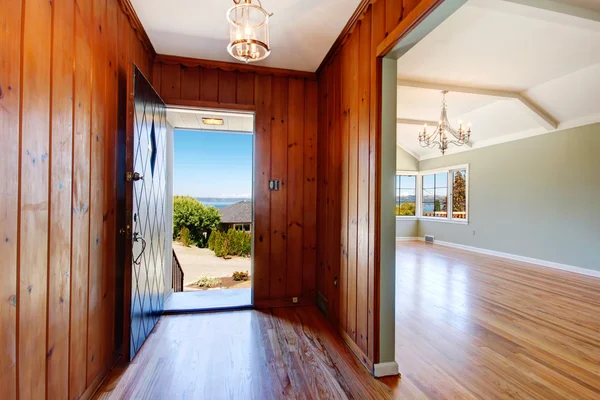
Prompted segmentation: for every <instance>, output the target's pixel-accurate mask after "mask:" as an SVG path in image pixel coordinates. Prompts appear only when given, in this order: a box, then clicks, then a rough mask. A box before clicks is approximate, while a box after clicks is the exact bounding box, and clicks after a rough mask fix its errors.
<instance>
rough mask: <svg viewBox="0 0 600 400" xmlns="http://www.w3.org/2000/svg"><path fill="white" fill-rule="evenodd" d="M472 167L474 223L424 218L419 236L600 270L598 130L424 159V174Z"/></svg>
mask: <svg viewBox="0 0 600 400" xmlns="http://www.w3.org/2000/svg"><path fill="white" fill-rule="evenodd" d="M474 134H475V135H476V132H475V133H474ZM467 163H468V164H469V168H470V178H469V179H470V180H469V224H468V225H459V224H451V223H441V222H430V221H423V220H420V221H419V223H418V236H419V237H423V236H424V235H434V236H435V238H436V240H441V241H446V242H452V243H457V244H462V245H467V246H473V247H478V248H482V249H488V250H494V251H499V252H505V253H511V254H515V255H519V256H525V257H532V258H536V259H540V260H545V261H551V262H555V263H561V264H567V265H572V266H576V267H582V268H588V269H592V270H597V271H600V124H594V125H587V126H583V127H579V128H574V129H567V130H564V131H559V132H553V133H549V134H545V135H541V136H536V137H532V138H528V139H523V140H518V141H514V142H510V143H504V144H499V145H495V146H490V147H485V148H481V149H476V150H471V151H466V152H463V153H458V154H452V155H446V156H443V157H439V158H435V159H430V160H423V161H421V162H419V170H421V171H426V170H430V169H435V168H440V167H446V166H452V165H458V164H467Z"/></svg>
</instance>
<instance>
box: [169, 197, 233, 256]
mask: <svg viewBox="0 0 600 400" xmlns="http://www.w3.org/2000/svg"><path fill="white" fill-rule="evenodd" d="M220 222H221V214H220V213H219V210H217V209H216V208H215V207H212V206H209V207H206V206H205V205H204V204H202V203H201V202H199V201H198V200H197V199H194V198H193V197H189V196H175V197H173V239H177V238H178V235H179V234H180V232H181V229H182V228H184V227H185V228H187V229H189V231H190V241H191V242H193V243H195V244H196V245H197V246H198V247H206V246H207V238H208V236H209V235H210V233H211V232H212V231H213V230H215V229H216V228H217V227H218V226H219V223H220Z"/></svg>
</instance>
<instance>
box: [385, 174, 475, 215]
mask: <svg viewBox="0 0 600 400" xmlns="http://www.w3.org/2000/svg"><path fill="white" fill-rule="evenodd" d="M461 170H465V171H466V175H467V176H466V177H465V193H466V199H465V200H466V205H465V210H466V213H467V215H466V218H452V215H453V212H452V209H453V202H452V200H453V196H454V177H453V174H454V172H456V171H461ZM440 173H446V174H448V188H447V189H446V190H447V192H448V198H447V200H446V208H447V210H448V215H447V216H446V218H441V217H424V216H423V177H424V176H425V175H433V174H440ZM398 175H411V176H417V185H416V192H417V193H416V202H417V205H416V210H415V216H414V217H413V216H396V220H398V221H409V220H423V221H428V222H429V221H432V222H441V223H451V224H462V225H468V224H469V218H470V211H469V197H470V193H469V181H470V179H471V174H470V171H469V164H459V165H452V166H449V167H443V168H436V169H430V170H426V171H396V176H398ZM395 195H396V179H395V178H394V196H395ZM394 200H395V197H394ZM394 204H396V202H395V201H394Z"/></svg>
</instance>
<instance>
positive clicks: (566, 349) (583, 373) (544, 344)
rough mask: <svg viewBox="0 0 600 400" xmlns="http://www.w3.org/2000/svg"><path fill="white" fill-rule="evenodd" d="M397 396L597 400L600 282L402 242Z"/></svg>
mask: <svg viewBox="0 0 600 400" xmlns="http://www.w3.org/2000/svg"><path fill="white" fill-rule="evenodd" d="M396 265H397V274H396V360H397V361H398V364H399V366H400V372H401V373H402V379H401V380H400V379H390V378H388V379H385V380H384V381H385V382H386V383H388V384H389V385H390V386H391V387H392V389H393V390H394V394H395V395H396V397H397V398H406V399H412V398H431V399H446V398H452V399H508V398H518V399H600V279H597V278H592V277H588V276H583V275H578V274H573V273H568V272H563V271H559V270H553V269H549V268H545V267H540V266H535V265H532V264H527V263H521V262H517V261H511V260H506V259H503V258H497V257H491V256H485V255H481V254H476V253H472V252H468V251H463V250H457V249H452V248H448V247H443V246H440V245H430V244H425V243H423V242H401V243H398V246H397V252H396Z"/></svg>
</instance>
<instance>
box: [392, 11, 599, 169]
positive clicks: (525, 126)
mask: <svg viewBox="0 0 600 400" xmlns="http://www.w3.org/2000/svg"><path fill="white" fill-rule="evenodd" d="M528 3H530V4H533V3H534V2H533V1H529V0H527V1H526V0H510V1H501V0H470V1H468V2H467V3H466V4H465V5H464V6H463V7H461V8H460V9H458V10H457V11H456V12H455V13H454V14H452V15H451V16H450V17H449V18H448V19H446V20H445V21H444V22H443V23H442V24H441V25H439V26H438V27H437V28H435V29H434V30H433V31H432V32H431V33H430V34H429V35H427V36H426V37H425V38H424V39H422V40H421V41H420V42H418V43H417V44H416V45H415V46H414V47H413V48H412V49H410V50H409V51H408V52H407V53H406V54H404V55H403V56H402V57H401V58H400V59H399V60H398V118H399V120H398V121H399V123H398V134H397V140H398V145H399V146H401V147H403V148H404V149H406V150H407V151H409V152H411V153H412V154H413V155H415V156H416V157H417V158H419V159H425V158H431V157H437V156H441V154H440V152H439V150H436V149H426V148H425V149H424V148H422V147H420V146H419V143H418V140H417V134H418V130H419V129H420V128H421V127H422V123H423V122H425V121H430V124H432V123H435V121H437V120H438V119H439V115H440V106H441V100H442V96H441V94H440V91H441V90H443V89H447V90H449V91H450V93H449V94H448V95H447V101H448V117H449V119H450V122H451V123H452V124H453V125H455V126H456V127H457V126H458V121H459V120H462V121H465V122H467V121H471V122H472V124H473V134H472V136H471V139H472V143H471V146H470V147H462V148H460V149H455V148H454V149H451V150H450V152H453V151H457V150H458V151H463V150H469V149H471V148H478V147H484V146H488V145H493V144H496V143H502V142H506V141H511V140H517V139H521V138H525V137H529V136H533V135H539V134H544V133H548V132H552V131H555V130H557V129H559V130H560V129H566V128H570V127H575V126H581V125H586V124H589V123H594V122H600V106H599V105H600V12H596V11H595V10H598V11H600V2H597V1H595V0H594V1H591V2H590V1H588V0H571V1H570V3H571V5H573V4H575V5H578V6H587V7H589V9H585V10H584V9H581V8H573V7H572V6H571V5H565V3H562V4H559V5H557V4H556V3H555V2H552V1H547V2H546V3H545V4H543V3H544V2H537V3H538V4H542V5H543V6H544V7H537V6H531V5H527V4H528ZM552 3H555V4H552ZM563 6H564V7H563Z"/></svg>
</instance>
